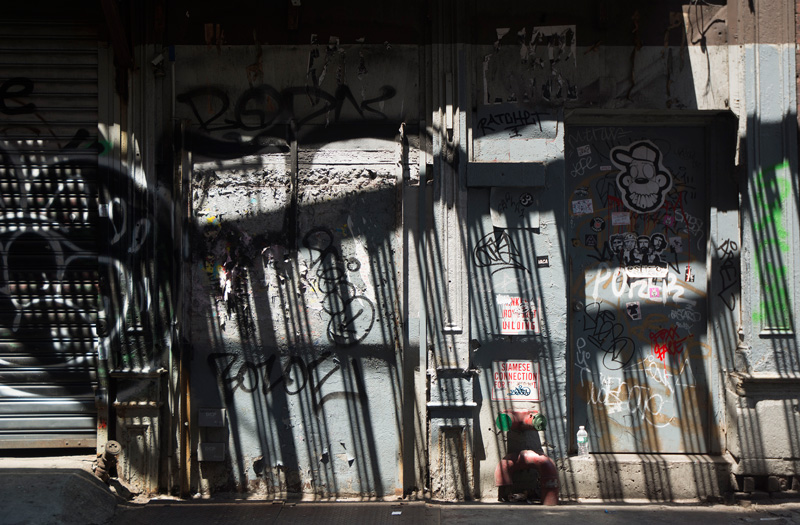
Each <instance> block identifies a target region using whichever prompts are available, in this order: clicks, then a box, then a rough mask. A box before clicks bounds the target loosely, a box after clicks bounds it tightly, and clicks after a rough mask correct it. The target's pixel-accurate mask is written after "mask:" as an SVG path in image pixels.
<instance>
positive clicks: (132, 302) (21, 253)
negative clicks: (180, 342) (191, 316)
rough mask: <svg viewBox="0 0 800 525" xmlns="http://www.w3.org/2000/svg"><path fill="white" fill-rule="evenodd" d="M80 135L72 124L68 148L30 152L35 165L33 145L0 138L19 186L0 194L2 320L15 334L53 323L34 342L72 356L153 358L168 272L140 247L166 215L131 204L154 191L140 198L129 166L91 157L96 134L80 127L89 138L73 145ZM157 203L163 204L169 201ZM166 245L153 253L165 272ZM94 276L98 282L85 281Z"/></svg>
mask: <svg viewBox="0 0 800 525" xmlns="http://www.w3.org/2000/svg"><path fill="white" fill-rule="evenodd" d="M82 136H83V134H82V133H80V131H79V132H76V134H75V138H74V139H73V140H72V141H71V142H70V143H69V144H68V146H70V149H69V150H68V149H62V150H61V151H60V152H59V153H57V154H56V155H55V156H53V157H52V158H50V159H48V158H47V156H46V155H44V154H42V155H40V156H36V157H33V158H36V159H37V160H36V163H35V165H33V166H31V165H29V164H28V161H27V159H28V158H31V150H30V149H27V150H26V151H25V152H24V153H22V152H19V151H17V150H16V149H15V148H14V146H12V144H11V143H10V141H3V142H0V159H1V160H0V164H2V166H3V168H4V171H5V173H6V174H8V175H13V177H14V185H17V186H18V188H17V189H13V188H10V189H9V190H8V191H7V192H6V193H5V195H4V197H3V199H2V202H0V251H2V255H3V259H4V264H3V268H2V286H0V302H2V303H5V304H7V307H6V308H4V309H5V310H6V311H9V312H14V313H13V314H12V315H10V317H8V319H7V320H6V321H7V323H6V324H7V326H8V327H9V328H10V329H11V332H12V333H14V334H15V337H16V338H18V339H19V340H25V339H28V338H33V339H41V334H42V333H59V334H60V335H59V336H58V337H54V338H53V339H52V341H49V342H47V343H45V342H41V341H40V342H38V343H37V344H38V345H39V346H40V347H42V345H47V346H50V347H52V350H53V351H55V352H56V353H59V354H63V355H64V356H65V359H68V362H70V363H72V361H74V360H75V359H77V357H74V356H78V355H80V354H82V353H83V354H87V353H88V354H91V353H94V352H95V348H99V352H100V357H101V358H105V357H106V356H108V357H110V358H111V360H112V364H113V365H115V366H116V367H118V368H145V367H148V366H155V365H156V360H157V359H158V348H159V346H160V344H161V343H163V342H165V341H167V338H168V337H169V332H170V328H169V325H170V323H169V322H168V321H165V320H164V319H163V318H162V316H161V314H162V313H163V311H161V313H159V312H160V310H159V309H160V308H162V307H163V306H164V305H163V304H161V303H160V301H159V299H158V298H159V297H163V296H162V295H161V292H163V290H162V286H163V285H164V283H165V282H167V280H168V277H169V276H168V275H165V274H163V273H159V272H154V271H153V270H152V267H153V265H154V260H155V259H156V258H157V257H156V255H154V254H153V253H151V252H149V251H148V250H146V249H145V248H144V247H145V244H146V241H147V240H148V239H152V238H153V236H154V235H156V232H157V230H159V228H160V227H162V226H163V227H166V228H169V219H168V218H165V217H163V216H162V217H160V218H158V217H156V216H154V215H153V214H152V213H150V212H148V211H147V210H146V209H142V208H139V207H138V206H139V205H141V203H145V202H148V201H150V202H152V201H153V200H158V199H159V196H158V195H155V196H150V197H149V198H145V197H144V194H145V190H141V189H134V188H132V185H131V184H130V181H129V180H127V175H126V174H124V173H120V172H118V171H117V170H115V169H112V168H109V167H107V166H105V165H104V161H103V160H102V159H100V162H98V158H97V157H96V156H92V155H91V153H92V152H91V150H92V149H93V147H92V145H97V144H98V143H97V141H96V140H94V139H92V138H90V137H88V136H87V141H86V143H87V144H88V147H84V148H83V149H82V150H80V151H72V150H71V149H72V148H73V147H74V148H75V149H77V148H78V146H81V144H80V138H81V137H82ZM87 153H89V154H87ZM64 157H66V160H57V159H59V158H60V159H64ZM98 186H101V187H103V189H102V190H101V191H100V192H98V189H97V187H98ZM98 193H100V195H101V196H102V197H101V199H102V200H108V202H107V203H105V204H102V205H101V206H100V209H99V213H98V210H97V209H96V208H95V209H92V208H93V206H92V203H95V202H97V197H98ZM132 194H135V196H134V195H132ZM137 203H139V204H137ZM159 207H160V209H161V210H163V212H164V214H168V210H169V206H167V205H166V203H162V204H161V205H160V206H159ZM1 210H5V212H2V211H1ZM97 215H99V218H97ZM97 240H100V243H99V244H98V243H97ZM168 251H169V250H164V251H163V252H162V255H164V256H165V257H167V260H162V261H160V262H159V263H157V265H158V266H159V267H160V268H162V269H163V271H164V272H166V269H167V268H169V264H170V263H169V260H168V257H169V256H168V255H166V252H168ZM95 280H96V281H97V282H98V284H99V290H98V289H95V287H94V285H89V284H88V283H91V282H92V281H95ZM87 286H89V288H87ZM98 292H99V295H100V300H101V303H100V304H96V300H95V298H97V296H98ZM53 312H58V315H57V316H56V317H54V316H53ZM50 319H53V321H52V322H51V321H46V325H48V326H51V328H52V330H49V329H48V330H46V331H45V332H42V331H41V330H42V326H43V325H42V322H43V320H50ZM95 327H96V335H95ZM95 338H97V340H98V342H99V346H96V342H95ZM143 339H146V341H145V340H143ZM73 364H74V363H73Z"/></svg>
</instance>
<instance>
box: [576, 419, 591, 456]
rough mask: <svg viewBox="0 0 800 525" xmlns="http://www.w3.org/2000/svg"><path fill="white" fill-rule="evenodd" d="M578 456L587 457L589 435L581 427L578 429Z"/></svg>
mask: <svg viewBox="0 0 800 525" xmlns="http://www.w3.org/2000/svg"><path fill="white" fill-rule="evenodd" d="M578 456H580V457H582V458H588V457H589V433H588V432H586V429H585V428H584V427H583V425H581V426H580V427H578Z"/></svg>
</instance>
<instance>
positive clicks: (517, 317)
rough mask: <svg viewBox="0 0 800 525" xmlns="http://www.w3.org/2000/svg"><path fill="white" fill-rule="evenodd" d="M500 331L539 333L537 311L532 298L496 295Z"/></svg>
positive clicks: (508, 333) (512, 333)
mask: <svg viewBox="0 0 800 525" xmlns="http://www.w3.org/2000/svg"><path fill="white" fill-rule="evenodd" d="M497 307H498V308H499V309H500V333H501V334H502V335H523V334H538V333H539V313H538V312H537V308H536V303H535V302H534V300H533V299H525V298H523V297H518V296H513V295H498V296H497Z"/></svg>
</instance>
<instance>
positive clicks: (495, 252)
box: [472, 230, 531, 274]
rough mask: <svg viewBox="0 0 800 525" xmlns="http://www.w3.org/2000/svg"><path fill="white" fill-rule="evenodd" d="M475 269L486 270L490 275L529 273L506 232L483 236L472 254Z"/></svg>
mask: <svg viewBox="0 0 800 525" xmlns="http://www.w3.org/2000/svg"><path fill="white" fill-rule="evenodd" d="M472 257H473V260H474V261H475V266H476V267H477V268H488V269H490V270H491V272H492V274H495V273H497V272H499V271H502V270H522V271H524V272H527V273H531V272H530V270H528V269H527V268H526V267H525V264H524V263H523V262H522V258H521V256H520V253H519V250H517V247H516V246H514V242H513V241H512V240H511V237H509V235H508V233H507V232H506V230H501V231H500V232H499V233H495V232H490V233H488V234H487V235H485V236H484V237H483V238H482V239H481V240H480V241H478V244H477V245H476V246H475V250H474V251H473V253H472Z"/></svg>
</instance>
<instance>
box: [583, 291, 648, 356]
mask: <svg viewBox="0 0 800 525" xmlns="http://www.w3.org/2000/svg"><path fill="white" fill-rule="evenodd" d="M583 330H584V332H586V333H587V334H588V335H587V337H586V339H587V340H588V341H589V342H590V343H592V344H593V345H594V346H596V347H597V348H598V349H600V350H602V351H603V353H604V355H603V366H605V367H606V368H607V369H609V370H619V369H620V368H622V367H623V366H625V365H626V364H628V362H630V360H631V358H633V354H634V353H635V352H636V345H635V344H634V343H633V340H632V339H631V338H630V337H627V336H623V335H622V334H623V333H624V332H625V327H623V326H622V324H620V323H618V322H617V316H616V314H615V313H614V312H612V311H611V310H601V308H600V303H591V304H588V305H586V309H585V310H584V316H583Z"/></svg>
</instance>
